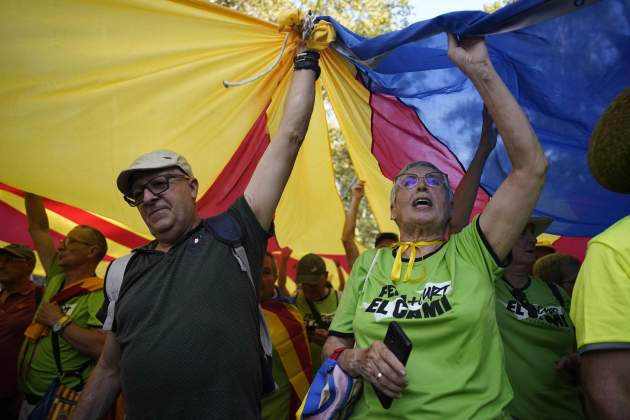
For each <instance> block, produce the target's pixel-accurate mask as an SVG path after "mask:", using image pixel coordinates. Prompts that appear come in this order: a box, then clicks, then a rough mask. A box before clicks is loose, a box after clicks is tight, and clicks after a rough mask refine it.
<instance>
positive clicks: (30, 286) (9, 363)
mask: <svg viewBox="0 0 630 420" xmlns="http://www.w3.org/2000/svg"><path fill="white" fill-rule="evenodd" d="M34 267H35V254H34V253H33V251H32V250H31V249H30V248H29V247H27V246H24V245H18V244H10V245H7V246H5V247H4V248H0V284H1V285H2V291H0V372H2V375H0V376H1V378H2V379H0V418H3V419H15V418H17V415H18V412H19V409H20V403H21V402H22V397H21V395H20V394H19V392H18V389H17V358H18V354H19V352H20V346H21V345H22V341H24V330H25V329H26V327H28V324H30V323H31V320H32V319H33V315H34V314H35V309H37V304H38V303H39V299H40V298H41V295H42V289H41V287H39V286H37V285H36V284H35V283H33V282H32V281H31V273H32V272H33V268H34Z"/></svg>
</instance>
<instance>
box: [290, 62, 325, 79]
mask: <svg viewBox="0 0 630 420" xmlns="http://www.w3.org/2000/svg"><path fill="white" fill-rule="evenodd" d="M293 70H312V71H314V72H315V80H317V79H319V75H320V73H321V72H322V70H321V69H320V68H319V64H318V62H317V61H313V60H299V61H295V62H294V64H293Z"/></svg>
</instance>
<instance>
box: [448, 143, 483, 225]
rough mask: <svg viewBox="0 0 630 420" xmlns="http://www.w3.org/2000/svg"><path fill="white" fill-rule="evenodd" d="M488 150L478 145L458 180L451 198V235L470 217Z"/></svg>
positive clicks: (466, 222)
mask: <svg viewBox="0 0 630 420" xmlns="http://www.w3.org/2000/svg"><path fill="white" fill-rule="evenodd" d="M482 136H483V134H482ZM489 154H490V150H487V149H486V148H482V147H479V148H478V149H477V152H476V153H475V156H474V158H473V160H472V162H470V165H469V166H468V170H467V171H466V173H465V174H464V177H463V178H462V180H461V181H460V183H459V185H458V186H457V189H456V190H455V196H454V198H453V214H452V216H451V222H450V224H449V233H450V234H451V235H452V234H454V233H457V232H459V231H461V230H462V229H463V228H464V227H465V226H466V224H468V219H469V218H470V213H471V212H472V209H473V207H474V205H475V199H476V198H477V191H478V190H479V183H480V181H481V174H482V173H483V167H484V166H485V164H486V160H487V159H488V155H489Z"/></svg>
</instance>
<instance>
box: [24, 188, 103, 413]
mask: <svg viewBox="0 0 630 420" xmlns="http://www.w3.org/2000/svg"><path fill="white" fill-rule="evenodd" d="M25 207H26V216H27V219H28V229H29V233H30V235H31V239H32V241H33V243H34V244H35V250H36V251H37V254H38V255H39V258H40V261H41V263H42V266H43V267H44V271H45V272H46V286H45V287H44V290H43V294H42V299H41V303H40V304H39V307H38V308H37V312H36V314H35V317H34V318H33V321H32V323H31V324H30V325H29V326H28V327H27V329H26V331H25V333H24V335H25V336H26V339H25V340H24V344H23V346H22V348H21V351H20V355H19V362H18V384H19V387H20V390H21V391H22V392H23V394H24V400H23V402H22V406H21V409H20V419H24V420H25V419H27V418H28V417H29V415H30V413H31V412H32V411H33V409H34V408H35V406H36V405H37V403H38V402H40V400H41V399H42V397H43V396H44V395H45V394H46V392H47V391H48V389H49V388H50V387H51V385H52V384H53V383H54V382H55V381H56V380H57V379H58V378H60V380H61V383H62V384H63V385H64V386H67V387H69V388H80V387H81V386H82V384H83V383H84V382H85V381H86V380H87V378H88V376H89V374H90V371H91V369H92V367H93V366H94V364H95V361H96V359H97V358H98V357H99V355H100V353H101V349H102V348H103V343H104V340H105V336H104V334H103V332H102V331H101V329H100V327H101V325H102V324H101V322H100V321H99V320H98V319H97V318H96V314H97V313H98V311H99V309H100V307H101V305H102V303H103V292H102V288H103V279H101V278H99V277H97V276H96V274H95V272H96V267H97V265H98V264H99V262H100V261H101V260H102V259H103V257H104V256H105V254H106V253H107V242H106V241H105V237H104V236H103V234H102V233H101V232H99V231H98V230H97V229H95V228H93V227H90V226H77V227H75V228H74V229H72V230H71V231H70V232H69V233H68V235H67V236H66V237H65V238H64V239H63V240H62V241H61V243H60V244H59V248H58V249H57V248H56V247H55V245H54V242H53V239H52V236H51V233H50V229H49V226H48V217H47V215H46V211H45V210H44V204H43V201H42V199H41V197H38V196H36V195H34V194H29V193H27V194H26V196H25ZM56 359H57V360H56ZM58 363H60V366H59V365H58Z"/></svg>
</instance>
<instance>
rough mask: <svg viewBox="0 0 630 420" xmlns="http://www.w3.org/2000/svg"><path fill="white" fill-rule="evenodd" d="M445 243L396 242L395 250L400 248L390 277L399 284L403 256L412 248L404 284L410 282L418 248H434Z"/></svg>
mask: <svg viewBox="0 0 630 420" xmlns="http://www.w3.org/2000/svg"><path fill="white" fill-rule="evenodd" d="M443 243H444V241H442V240H436V241H418V242H396V243H395V244H394V245H392V248H393V249H396V248H398V250H397V251H396V258H394V265H393V266H392V272H391V274H390V277H391V279H392V281H393V282H397V281H399V280H400V276H401V274H402V256H403V254H404V253H405V252H407V250H408V249H409V248H411V255H410V256H409V262H408V263H407V270H406V271H405V276H404V277H403V279H402V281H403V282H405V283H406V282H408V281H409V280H410V278H411V272H412V271H413V263H414V262H415V260H416V248H420V247H421V246H433V245H441V244H443Z"/></svg>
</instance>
